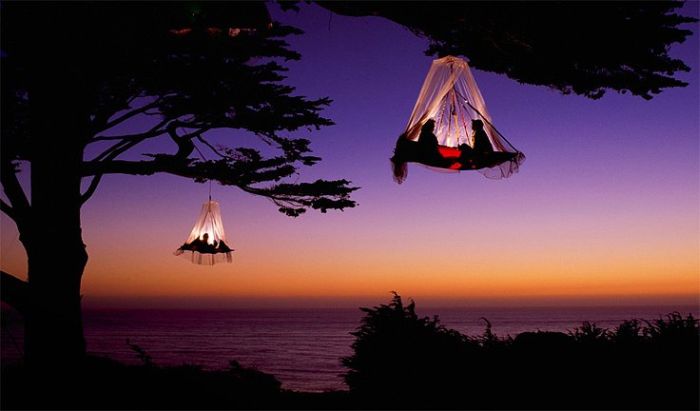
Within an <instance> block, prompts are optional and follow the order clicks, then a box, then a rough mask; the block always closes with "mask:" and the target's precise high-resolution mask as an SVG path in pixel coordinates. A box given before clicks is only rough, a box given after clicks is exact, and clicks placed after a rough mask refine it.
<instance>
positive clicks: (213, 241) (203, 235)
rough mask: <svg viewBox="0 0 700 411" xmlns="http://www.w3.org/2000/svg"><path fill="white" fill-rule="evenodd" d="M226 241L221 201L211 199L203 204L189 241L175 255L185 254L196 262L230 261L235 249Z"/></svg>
mask: <svg viewBox="0 0 700 411" xmlns="http://www.w3.org/2000/svg"><path fill="white" fill-rule="evenodd" d="M225 241H226V233H225V232H224V225H223V222H222V221H221V209H220V207H219V203H218V202H216V201H212V200H209V201H207V202H206V203H204V204H203V205H202V211H201V212H200V214H199V217H198V218H197V221H196V222H195V224H194V227H193V228H192V231H191V232H190V235H189V237H187V241H186V242H185V243H184V244H183V245H182V246H180V248H178V249H177V250H176V251H175V255H183V256H185V257H187V258H188V259H190V260H191V261H192V262H193V263H195V264H205V265H214V264H215V263H217V262H229V263H230V262H232V261H233V259H232V257H231V252H232V251H233V249H231V248H229V246H228V245H227V244H226V242H225Z"/></svg>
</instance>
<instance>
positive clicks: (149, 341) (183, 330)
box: [1, 306, 699, 391]
mask: <svg viewBox="0 0 700 411" xmlns="http://www.w3.org/2000/svg"><path fill="white" fill-rule="evenodd" d="M671 311H679V312H680V313H681V314H683V315H684V316H685V315H688V314H690V313H692V314H693V315H694V316H696V318H697V317H698V311H699V309H698V307H692V306H682V307H670V306H669V307H664V306H645V307H596V308H592V307H585V308H581V307H579V308H576V307H557V308H551V307H550V308H532V307H530V308H474V307H470V308H424V309H418V310H417V312H418V314H419V315H420V316H431V317H432V316H433V315H438V316H439V317H440V320H441V322H442V324H443V325H445V326H446V327H448V328H453V329H456V330H458V331H460V332H462V333H464V334H467V335H472V336H476V335H480V334H482V333H483V331H484V328H485V325H486V322H485V321H484V320H483V318H486V319H488V321H489V322H490V323H491V324H492V331H493V332H494V333H496V334H497V335H498V336H506V335H511V336H515V335H517V334H518V333H520V332H523V331H537V330H541V331H562V332H567V331H570V330H573V329H574V328H575V327H579V326H581V323H582V322H583V321H590V322H595V323H596V324H597V325H598V326H600V327H603V328H610V329H613V328H614V327H615V326H617V325H619V324H620V322H621V321H622V320H626V319H632V318H641V319H647V320H653V319H657V318H660V317H661V316H663V315H665V314H668V313H669V312H671ZM363 315H364V313H363V312H362V311H360V310H359V309H356V308H355V309H344V308H343V309H341V308H336V309H248V310H244V309H231V310H196V309H195V310H135V309H129V310H126V309H125V310H95V309H92V310H90V309H88V310H85V312H84V325H85V338H86V341H87V347H88V351H89V352H90V353H93V354H97V355H103V356H108V357H111V358H114V359H116V360H119V361H123V362H126V363H138V362H139V360H138V359H137V357H136V355H135V352H134V351H133V350H132V349H131V348H130V346H129V345H128V344H127V339H128V340H129V341H130V342H131V343H132V344H136V345H138V346H139V347H141V348H142V349H143V350H145V351H146V352H147V353H148V354H149V355H150V356H151V357H152V359H153V361H154V362H155V363H156V364H159V365H177V364H185V363H186V364H198V365H201V366H203V367H205V368H209V369H221V368H226V367H228V363H229V361H230V360H236V361H238V362H239V363H240V364H241V365H243V366H247V367H255V368H257V369H259V370H261V371H264V372H267V373H270V374H273V375H274V376H275V377H277V378H278V379H279V380H280V381H281V382H282V386H283V388H287V389H294V390H303V391H324V390H339V389H347V387H346V386H345V384H344V382H343V378H342V374H343V373H344V372H345V371H346V370H345V368H344V367H343V366H342V364H341V358H342V357H345V356H349V355H351V354H352V348H351V345H352V342H353V341H354V338H355V337H354V336H352V335H351V334H350V333H351V332H352V331H354V330H356V329H357V328H358V326H359V325H360V320H361V319H362V316H363ZM3 323H4V324H3V330H2V344H1V347H2V357H3V361H12V360H13V359H16V358H17V357H18V356H20V355H21V346H22V330H21V323H19V322H18V321H13V320H12V316H8V315H4V316H3Z"/></svg>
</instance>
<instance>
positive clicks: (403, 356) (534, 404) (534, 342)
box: [342, 293, 700, 409]
mask: <svg viewBox="0 0 700 411" xmlns="http://www.w3.org/2000/svg"><path fill="white" fill-rule="evenodd" d="M362 311H364V312H365V317H364V318H363V320H362V323H361V325H360V327H359V328H358V330H357V331H355V332H353V333H352V334H353V335H354V336H355V337H356V339H355V342H354V343H353V345H352V348H353V350H354V353H353V355H351V356H349V357H346V358H344V359H343V360H342V362H343V364H344V365H345V366H346V367H347V368H348V372H347V373H346V374H345V381H346V383H347V384H348V387H349V388H350V393H351V396H352V397H353V398H355V399H356V400H357V403H358V404H361V405H362V407H365V408H409V409H416V408H442V409H457V408H458V409H467V408H472V409H473V408H476V409H513V408H517V409H531V408H537V409H542V408H544V409H551V408H557V409H576V408H579V409H580V408H588V409H630V408H636V409H697V408H698V371H699V368H700V366H699V364H698V348H700V344H699V339H698V335H699V334H698V333H699V329H698V320H696V319H695V318H693V316H692V315H688V316H687V317H685V318H683V317H682V316H681V315H680V313H671V314H669V315H667V316H666V318H665V319H664V318H660V319H657V320H653V321H644V324H646V326H642V321H641V320H636V319H633V320H627V321H624V322H622V323H621V324H620V325H619V326H618V327H616V328H615V329H614V330H612V331H611V330H607V329H604V328H601V327H598V326H597V325H596V324H594V323H590V322H584V323H583V324H582V325H581V326H580V327H577V328H575V329H574V330H572V331H570V332H569V333H561V332H540V331H538V332H524V333H521V334H519V335H517V336H516V337H515V338H510V337H506V338H499V337H498V336H496V335H494V334H493V332H492V330H491V323H490V322H489V321H488V320H486V319H484V320H485V321H486V329H485V331H484V333H483V335H481V336H476V337H470V336H466V335H463V334H461V333H459V332H458V331H455V330H450V329H447V328H445V327H444V326H443V325H441V324H440V321H439V319H438V318H437V317H434V318H432V319H431V318H428V317H420V316H418V315H417V314H416V311H415V303H414V302H413V301H411V302H410V304H408V305H407V306H404V304H403V302H402V299H401V297H400V296H399V295H398V294H396V293H394V296H393V298H392V300H391V302H390V303H389V304H382V305H379V306H378V307H374V308H362Z"/></svg>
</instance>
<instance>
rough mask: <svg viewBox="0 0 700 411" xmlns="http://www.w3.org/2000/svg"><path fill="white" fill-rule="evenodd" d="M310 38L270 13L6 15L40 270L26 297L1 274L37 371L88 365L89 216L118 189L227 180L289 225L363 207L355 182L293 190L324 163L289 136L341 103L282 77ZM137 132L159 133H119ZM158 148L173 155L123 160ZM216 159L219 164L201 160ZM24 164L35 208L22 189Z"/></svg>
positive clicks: (14, 190) (18, 195) (10, 200)
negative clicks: (158, 144) (241, 141)
mask: <svg viewBox="0 0 700 411" xmlns="http://www.w3.org/2000/svg"><path fill="white" fill-rule="evenodd" d="M299 33H300V31H299V30H297V29H294V28H292V27H285V26H281V25H277V24H272V23H271V22H270V21H269V15H268V14H267V10H266V8H265V6H264V3H234V4H224V3H193V4H186V3H175V4H164V3H147V4H141V3H130V4H115V3H69V4H67V3H41V4H26V3H25V4H22V3H15V2H5V3H3V4H2V72H3V75H2V140H1V144H2V147H0V149H1V151H2V156H1V167H2V169H1V174H0V179H1V182H2V187H3V190H4V193H5V195H6V198H7V201H5V200H2V202H0V206H1V208H2V211H3V212H4V213H6V214H7V215H8V216H9V217H10V218H11V219H12V220H13V221H14V222H15V223H16V225H17V228H18V231H19V234H20V241H21V243H22V244H23V246H24V248H25V250H26V252H27V257H28V281H27V282H26V283H25V282H23V281H21V280H19V279H17V278H15V277H13V276H11V275H10V274H8V273H2V275H3V278H2V282H3V296H2V297H3V300H4V301H6V302H9V303H12V304H13V305H14V306H15V307H16V308H18V309H19V310H21V312H22V313H23V314H24V317H25V355H26V360H27V362H28V363H29V364H30V365H41V366H42V367H44V368H47V367H53V366H56V365H65V364H72V363H74V362H75V361H76V360H79V359H81V358H82V357H83V356H84V354H85V342H84V338H83V330H82V321H81V312H80V284H81V279H82V275H83V269H84V267H85V264H86V262H87V259H88V255H87V253H86V251H85V246H84V244H83V240H82V236H81V220H80V210H81V206H82V205H83V204H84V203H85V202H86V201H87V200H88V199H89V198H90V197H91V196H92V195H93V194H94V192H95V190H96V189H97V187H98V185H99V183H100V180H101V178H102V176H104V175H106V174H114V173H120V174H131V175H152V174H155V173H169V174H173V175H177V176H182V177H186V178H191V179H193V180H195V181H198V182H203V181H206V180H213V181H217V182H219V183H220V184H222V185H227V186H235V187H238V188H240V189H241V190H243V191H245V192H247V193H250V194H254V195H258V196H263V197H267V198H269V199H271V200H272V201H273V202H274V203H275V204H276V205H277V206H278V207H279V210H280V211H281V212H283V213H285V214H287V215H290V216H298V215H300V214H302V213H303V212H305V211H306V210H307V209H317V210H320V211H322V212H326V211H327V210H343V209H344V208H350V207H354V206H355V205H356V204H355V202H354V201H353V200H352V199H350V197H349V195H350V193H351V192H352V191H353V190H355V189H356V188H355V187H352V186H350V182H348V181H346V180H330V181H328V180H317V181H315V182H308V183H289V182H285V181H286V180H285V178H286V177H290V176H292V175H294V174H296V173H297V172H298V168H299V167H300V166H302V165H304V166H311V165H313V164H315V163H317V162H318V161H319V160H320V158H318V157H315V156H313V155H311V152H310V148H309V140H307V139H304V138H292V137H289V136H288V135H287V132H291V131H295V130H299V129H308V130H309V131H311V129H319V128H320V127H322V126H328V125H331V124H333V123H332V121H330V120H329V119H326V118H323V117H322V116H321V115H320V114H319V113H320V111H321V110H322V109H323V107H325V106H326V105H328V104H329V103H330V100H329V99H327V98H321V99H317V100H311V99H307V98H304V97H300V96H295V95H293V92H294V88H292V87H289V86H286V85H283V84H281V80H283V79H284V76H283V75H282V74H283V72H284V70H285V69H284V67H283V66H281V65H280V64H279V63H278V61H279V60H280V59H284V60H295V59H299V58H300V56H299V54H297V53H296V52H294V51H291V50H289V48H288V44H287V43H286V42H284V40H283V38H284V37H285V36H287V35H290V34H299ZM136 119H139V122H140V123H141V124H148V125H149V126H148V128H147V129H145V130H141V131H138V132H135V133H133V134H126V135H124V134H119V133H118V132H116V131H114V130H115V129H116V128H117V127H121V126H124V125H125V124H128V123H129V122H130V121H134V120H136ZM214 129H224V130H227V131H228V132H229V134H230V137H231V140H233V141H232V144H231V145H229V146H226V147H221V146H216V145H214V144H213V143H211V142H210V141H209V140H208V132H210V131H211V130H214ZM236 131H249V132H252V133H255V134H256V135H257V136H258V137H259V138H260V139H262V141H264V142H265V143H267V144H268V145H269V146H270V149H271V151H273V150H274V154H272V155H269V154H265V153H262V152H261V151H260V150H256V149H253V148H246V147H240V146H236V145H235V140H236V135H237V133H236ZM155 139H161V140H162V139H166V140H167V141H170V142H172V147H173V151H172V152H171V153H167V152H161V153H146V155H147V157H148V159H147V160H140V161H139V160H132V159H125V158H124V154H125V153H127V152H129V151H130V150H131V151H133V150H135V149H138V147H139V145H140V144H141V143H143V142H145V141H151V140H155ZM202 150H207V151H208V152H209V156H210V158H213V159H212V160H204V159H203V158H202V159H197V158H196V154H197V152H201V151H202ZM196 151H197V152H196ZM94 152H97V154H96V155H94V156H90V154H89V153H94ZM23 164H29V168H30V171H31V177H30V191H31V193H30V196H28V195H27V194H26V193H25V192H24V189H23V187H22V185H21V184H20V181H19V179H18V174H19V173H20V169H21V166H22V165H23ZM83 179H89V180H86V181H89V185H88V186H87V189H86V190H85V191H82V192H81V182H82V181H83ZM30 199H31V200H30ZM6 286H7V287H6ZM59 368H60V367H59Z"/></svg>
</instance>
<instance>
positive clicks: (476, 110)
mask: <svg viewBox="0 0 700 411" xmlns="http://www.w3.org/2000/svg"><path fill="white" fill-rule="evenodd" d="M457 94H458V96H459V98H460V99H461V100H462V101H463V102H464V103H465V104H466V105H467V106H469V108H471V109H472V110H474V111H475V112H476V114H478V115H479V117H481V118H482V119H483V120H484V121H485V122H486V123H487V124H488V125H489V126H491V128H493V130H494V131H495V132H496V133H498V135H499V136H500V137H501V138H502V139H503V140H505V141H506V143H508V144H510V146H511V147H513V148H514V149H515V151H517V152H518V153H520V152H521V151H520V150H518V149H517V148H516V147H515V146H514V145H513V143H511V142H510V141H508V139H507V138H506V136H504V135H503V134H502V133H501V132H500V131H498V129H497V128H496V126H494V125H493V124H492V123H491V122H490V121H489V120H488V119H487V118H486V117H484V115H483V114H481V112H480V111H479V110H478V109H477V108H476V107H474V106H473V105H472V104H471V103H470V102H469V100H467V99H466V98H465V97H464V96H463V95H462V94H460V93H457Z"/></svg>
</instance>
